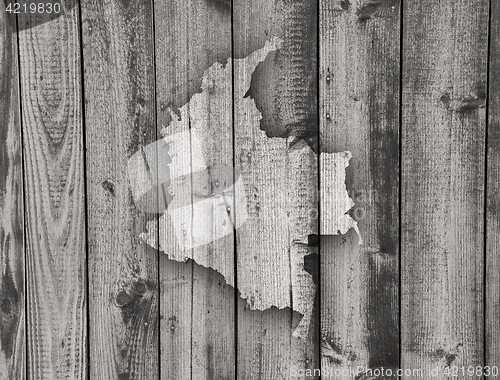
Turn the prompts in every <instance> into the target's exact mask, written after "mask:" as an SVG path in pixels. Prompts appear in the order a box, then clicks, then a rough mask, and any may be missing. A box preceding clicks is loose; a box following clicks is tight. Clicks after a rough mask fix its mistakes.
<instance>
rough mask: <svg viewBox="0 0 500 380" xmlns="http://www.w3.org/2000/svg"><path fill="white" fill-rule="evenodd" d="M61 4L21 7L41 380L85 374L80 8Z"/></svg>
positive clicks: (34, 343)
mask: <svg viewBox="0 0 500 380" xmlns="http://www.w3.org/2000/svg"><path fill="white" fill-rule="evenodd" d="M61 6H63V7H65V9H66V10H67V12H65V14H64V16H61V17H59V18H56V19H54V20H52V21H48V20H50V17H51V14H50V13H43V14H42V13H35V14H31V13H27V14H25V13H21V14H19V15H18V22H19V29H20V30H22V31H20V32H19V53H20V78H21V99H22V101H21V104H22V107H21V109H22V124H23V147H24V152H23V155H24V183H25V194H26V195H25V199H26V204H25V210H26V213H25V215H26V221H25V222H26V234H27V235H26V262H27V267H26V292H27V305H26V308H27V326H28V330H27V332H26V333H27V351H28V377H29V378H30V379H37V380H38V379H55V378H62V377H64V378H67V379H85V378H86V376H87V360H86V353H87V347H86V339H87V306H86V305H87V300H86V296H87V290H86V283H85V278H86V250H85V235H86V231H85V203H84V202H85V182H84V171H83V170H84V166H83V163H84V156H83V155H84V146H83V129H82V99H81V75H80V43H79V40H80V38H79V16H78V8H72V9H71V5H70V4H69V2H68V3H64V2H63V3H62V4H61ZM40 19H45V20H47V22H45V23H41V22H40ZM32 23H33V25H35V24H36V25H37V26H36V28H30V25H31V24H32Z"/></svg>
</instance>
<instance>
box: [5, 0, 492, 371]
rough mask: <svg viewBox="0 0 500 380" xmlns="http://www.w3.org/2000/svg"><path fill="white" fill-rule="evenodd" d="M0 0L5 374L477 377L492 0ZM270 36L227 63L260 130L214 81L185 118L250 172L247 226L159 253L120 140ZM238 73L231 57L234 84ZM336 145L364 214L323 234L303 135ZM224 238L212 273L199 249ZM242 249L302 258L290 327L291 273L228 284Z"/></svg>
mask: <svg viewBox="0 0 500 380" xmlns="http://www.w3.org/2000/svg"><path fill="white" fill-rule="evenodd" d="M3 3H4V4H3V5H0V8H1V9H0V30H1V31H0V52H1V55H0V72H1V77H0V263H1V266H0V268H1V273H0V275H1V277H0V279H1V281H0V379H1V380H7V379H8V380H14V379H15V380H18V379H36V380H42V379H43V380H45V379H47V380H55V379H87V378H90V379H99V380H101V379H102V380H104V379H105V380H108V379H109V380H132V379H134V380H135V379H144V380H146V379H147V380H152V379H162V380H181V379H201V380H204V379H217V380H222V379H235V378H238V379H266V380H268V379H269V380H274V379H295V378H319V376H318V374H317V372H316V373H313V375H312V376H310V377H307V376H305V372H302V371H305V370H306V369H309V370H314V369H319V368H321V367H327V368H330V369H332V370H335V369H340V370H342V369H349V368H357V367H358V366H360V367H364V368H367V369H371V370H376V369H379V370H380V371H381V370H382V368H384V369H385V370H386V372H385V374H384V373H382V374H380V373H381V372H379V374H380V376H376V375H377V373H375V374H374V375H373V376H374V377H378V378H382V377H384V378H389V377H395V376H396V371H397V369H400V368H401V369H409V370H418V369H422V373H421V374H418V373H411V374H408V373H407V374H404V377H408V378H429V379H430V378H446V377H451V378H454V377H453V376H447V375H446V374H447V372H446V371H448V372H450V371H455V368H456V371H457V375H458V376H457V378H471V375H470V368H469V367H471V368H473V369H474V370H473V375H472V376H473V377H483V376H485V377H489V376H491V377H494V374H495V369H494V368H495V366H500V344H499V341H500V322H499V317H500V256H499V254H498V253H499V248H500V238H499V236H500V203H499V202H498V201H497V199H498V198H500V183H499V177H500V149H499V146H500V2H499V1H497V0H491V1H489V0H441V1H431V0H420V1H417V0H404V1H403V0H342V1H341V0H319V1H317V0H232V1H231V0H140V1H128V0H80V1H76V0H73V1H68V0H66V2H64V1H63V3H62V9H61V12H60V14H59V15H57V14H55V13H54V12H53V13H51V14H49V13H44V14H41V13H38V12H36V13H33V14H32V13H29V12H28V13H24V12H22V8H21V13H19V14H17V15H15V14H13V13H10V12H7V11H6V9H7V8H6V7H8V6H9V5H12V4H10V3H11V2H10V1H5V2H3ZM21 3H22V4H23V3H25V1H24V0H23V1H21ZM46 3H51V4H54V3H55V2H53V1H48V2H46ZM55 16H59V17H55ZM275 37H278V38H280V39H281V40H282V46H281V48H280V49H279V50H277V51H275V52H271V53H269V55H268V56H267V58H266V59H265V60H264V61H263V62H261V63H260V64H259V65H258V66H257V68H256V69H255V71H253V69H252V70H250V71H248V70H249V69H242V70H243V71H241V72H240V74H241V73H243V74H242V75H246V77H247V78H250V77H251V84H250V88H249V91H248V93H247V94H246V95H247V96H249V97H250V98H252V99H254V100H255V107H256V108H257V109H258V110H259V112H260V113H261V115H262V120H261V121H260V128H253V129H252V128H240V127H239V126H241V125H244V119H245V117H247V116H248V114H250V113H251V110H248V113H245V114H243V115H242V114H239V113H237V112H235V110H234V99H232V100H231V99H226V100H225V103H224V102H223V104H225V106H223V109H222V111H221V110H220V109H215V107H216V106H215V105H210V104H209V105H208V106H207V107H208V109H209V110H210V111H211V112H213V114H214V115H219V114H220V112H225V114H227V115H230V117H231V118H232V119H231V120H229V124H228V123H223V122H219V121H217V120H212V121H210V126H211V128H209V129H207V130H206V133H205V134H203V135H202V136H201V138H202V139H203V141H204V142H208V144H209V149H208V151H207V152H206V154H205V159H206V160H207V161H208V162H209V163H210V165H226V166H232V165H235V167H236V169H238V170H239V171H240V172H241V173H242V176H243V178H245V181H247V182H249V183H252V186H253V188H252V189H253V190H252V192H250V193H249V192H247V197H248V210H249V220H248V222H247V224H246V226H247V227H246V228H247V230H236V231H235V233H234V235H230V236H226V237H225V238H224V239H219V240H217V241H215V242H212V243H210V244H207V245H204V246H201V247H198V248H196V249H195V250H194V253H193V254H192V256H190V257H189V258H194V260H187V261H185V262H184V261H177V260H172V259H170V258H169V257H172V256H175V255H176V254H178V253H179V252H178V251H176V250H177V249H178V248H176V247H175V244H174V243H172V245H169V244H164V245H163V246H161V247H160V246H159V245H158V241H157V242H156V244H157V245H156V246H154V244H146V242H145V241H144V240H143V239H141V237H140V236H141V234H143V233H144V232H145V231H146V229H147V226H156V230H154V229H153V233H154V234H157V235H158V236H160V234H161V233H162V232H161V231H160V227H158V226H159V224H158V223H157V222H158V218H159V215H158V214H148V213H144V212H142V211H141V210H139V209H138V208H137V207H136V206H135V204H134V199H133V197H132V194H131V187H130V182H129V175H128V170H127V163H128V160H129V159H130V158H131V156H132V155H133V154H134V153H136V152H137V151H140V150H141V149H142V148H144V147H145V146H147V145H148V144H151V143H153V142H155V141H157V140H158V139H160V138H161V137H162V134H161V130H162V129H163V128H164V127H167V126H169V125H171V124H172V120H173V118H175V115H176V112H178V109H179V108H180V107H182V106H183V105H185V104H187V103H189V101H190V99H192V97H193V95H195V94H197V93H199V92H200V91H201V90H200V88H201V86H202V81H203V76H204V73H205V72H206V70H207V69H208V68H209V67H211V66H212V65H214V64H215V63H217V62H219V63H221V64H222V66H221V67H224V66H225V65H226V62H228V59H229V60H230V59H231V58H234V59H244V58H245V57H248V56H249V55H250V54H252V53H253V52H255V51H257V50H258V49H261V48H262V47H263V46H265V43H266V41H269V40H270V39H272V38H275ZM229 62H231V60H230V61H229ZM225 67H227V66H225ZM245 70H247V71H246V72H245ZM236 74H238V73H236ZM241 80H242V79H241V78H240V77H239V76H238V75H235V72H234V70H233V77H232V81H231V82H228V83H229V86H232V87H231V88H232V89H231V88H229V90H230V91H231V92H232V93H233V94H234V93H236V91H237V89H238V88H239V86H241ZM233 98H234V96H233ZM218 104H219V103H218ZM210 107H212V108H210ZM224 107H226V108H224ZM245 115H246V116H245ZM238 118H241V119H242V120H239V119H238ZM214 119H215V117H214ZM228 125H229V126H231V125H232V126H233V127H232V128H231V127H229V128H228V127H227V126H228ZM173 132H176V131H175V130H174V131H173ZM297 147H302V148H303V147H309V148H308V149H310V150H309V151H308V153H303V152H304V151H305V150H304V149H302V150H301V149H298V148H297ZM344 151H349V152H351V153H352V158H351V160H350V162H349V166H348V168H347V169H346V178H345V186H346V190H347V193H348V194H349V196H350V198H351V199H352V200H353V201H354V203H355V205H354V206H353V207H352V209H351V210H350V211H349V212H348V215H350V217H351V218H352V219H353V220H356V222H357V224H358V226H359V234H358V233H357V232H356V231H355V230H354V229H350V230H349V231H347V232H346V233H344V234H336V235H327V234H325V233H322V228H323V226H326V228H328V227H329V226H328V223H330V221H329V220H321V215H323V212H322V210H323V211H327V210H328V209H329V208H330V207H332V205H331V204H328V203H327V202H326V200H324V199H323V198H322V197H321V193H320V194H319V197H318V191H317V190H318V187H320V186H321V184H322V182H321V181H322V180H324V179H325V178H326V176H327V174H326V173H323V168H322V167H321V160H320V159H319V157H320V152H321V154H334V153H338V152H344ZM221 152H222V153H221ZM265 199H267V200H268V201H269V199H271V202H268V203H267V204H268V207H267V208H266V209H263V208H262V209H261V208H260V202H263V201H264V200H265ZM273 202H274V203H273ZM318 202H319V203H318ZM269 205H270V206H269ZM316 209H317V210H319V211H317V210H316ZM311 210H316V212H310V211H311ZM304 212H305V215H306V217H304V216H303V213H304ZM155 223H156V224H155ZM245 231H247V232H245ZM165 233H166V232H165ZM301 234H302V235H301ZM299 235H301V236H305V237H306V238H307V239H306V240H301V241H297V240H296V239H295V238H296V237H297V236H299ZM166 236H167V237H168V236H170V235H168V234H167V233H166ZM360 239H362V241H361V244H360ZM172 241H173V240H172ZM151 245H153V246H151ZM228 252H229V253H230V255H229V259H224V260H223V261H224V262H223V263H221V265H225V268H227V270H228V272H231V271H232V272H231V273H233V272H234V273H233V275H234V278H232V279H231V280H229V279H228V278H225V277H224V276H223V275H221V274H220V273H218V272H217V271H215V270H213V269H210V268H207V267H206V266H203V265H199V264H200V263H199V262H197V260H196V257H197V256H195V255H200V257H208V258H209V259H210V260H211V262H214V261H217V260H219V261H220V260H221V257H223V254H224V253H228ZM233 253H234V254H233ZM257 255H263V257H264V256H265V257H270V258H271V259H270V261H269V262H267V261H263V262H262V263H261V265H262V266H263V267H261V268H260V269H259V270H262V271H266V270H267V269H268V267H266V265H269V266H270V268H271V267H272V266H273V265H274V264H276V263H281V262H283V263H285V264H286V265H288V263H289V262H292V261H293V260H294V257H297V255H298V257H303V258H304V262H303V263H302V264H303V269H304V271H305V272H308V273H309V274H310V275H311V277H312V279H313V280H314V283H315V289H316V292H315V294H316V295H315V298H314V299H313V300H312V301H311V302H313V310H312V315H311V316H310V318H311V323H310V324H309V330H308V331H307V334H305V336H302V337H297V336H295V335H294V331H295V329H296V328H297V326H298V324H299V323H300V321H301V320H302V318H303V315H301V314H300V313H297V312H296V309H295V308H294V307H293V306H291V305H293V302H294V301H295V302H299V301H301V300H297V299H293V297H292V291H291V290H290V300H289V302H290V306H289V307H282V308H280V307H276V306H279V305H275V306H272V307H269V308H267V309H265V310H254V309H252V307H250V306H249V305H248V301H247V300H246V299H243V298H242V296H241V294H240V292H239V285H238V284H242V281H244V279H243V278H242V277H241V276H240V277H239V276H238V273H240V272H241V270H242V269H244V268H246V265H247V263H248V262H249V261H251V260H252V258H253V257H254V256H255V260H257V259H258V257H257ZM226 257H228V256H227V255H226ZM290 270H292V269H290ZM266 273H267V274H266V276H268V278H266V284H267V280H268V281H269V284H271V285H273V286H276V285H279V284H280V281H282V280H283V279H282V278H281V277H279V273H281V272H279V271H277V272H273V271H272V270H267V272H266ZM231 281H233V282H232V283H234V284H235V286H234V287H233V286H230V283H231ZM286 284H288V282H286ZM286 286H288V285H286ZM235 289H236V290H235ZM283 290H284V291H285V292H286V294H288V292H289V289H287V288H284V289H283ZM434 368H438V369H439V371H440V373H439V375H438V376H437V377H436V376H434V374H432V373H431V372H429V370H431V369H434ZM387 369H391V370H392V371H393V373H392V376H391V374H390V373H388V372H387ZM488 371H490V372H491V373H489V372H488ZM468 372H469V373H468ZM448 375H450V373H449V374H448ZM497 375H498V373H497ZM369 377H370V376H369V375H368V374H359V373H358V374H356V375H353V374H352V373H346V376H344V378H352V379H356V380H358V379H360V378H369ZM323 378H329V377H327V376H326V375H325V373H323ZM339 378H340V377H339Z"/></svg>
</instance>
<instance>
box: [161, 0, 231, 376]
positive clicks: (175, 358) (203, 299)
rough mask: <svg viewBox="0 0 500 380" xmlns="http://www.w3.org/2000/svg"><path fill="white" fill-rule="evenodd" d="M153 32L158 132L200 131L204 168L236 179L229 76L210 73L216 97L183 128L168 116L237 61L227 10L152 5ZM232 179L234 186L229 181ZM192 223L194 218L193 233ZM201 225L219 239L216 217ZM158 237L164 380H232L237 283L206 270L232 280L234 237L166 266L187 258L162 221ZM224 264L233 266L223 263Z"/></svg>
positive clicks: (194, 1) (210, 175) (198, 3)
mask: <svg viewBox="0 0 500 380" xmlns="http://www.w3.org/2000/svg"><path fill="white" fill-rule="evenodd" d="M155 27H156V34H155V41H156V42H155V43H156V84H157V102H158V103H157V104H158V105H157V114H158V125H159V126H161V127H163V128H164V129H163V134H164V135H165V136H168V135H172V134H175V133H178V132H181V131H182V130H184V129H188V128H191V126H193V127H195V126H197V128H196V131H195V132H194V133H195V134H196V137H197V138H198V139H199V140H200V142H201V146H202V155H203V159H204V161H205V164H206V165H207V166H208V167H209V168H212V167H213V166H214V165H223V166H226V167H227V168H228V170H229V173H232V160H233V141H232V97H231V96H229V97H228V98H226V99H224V98H218V97H219V96H220V94H225V93H228V94H231V93H232V81H231V77H230V75H229V78H226V79H229V81H228V82H226V81H225V80H218V79H217V74H215V72H212V75H210V77H207V81H205V82H204V83H205V84H204V86H207V85H208V84H207V83H208V82H210V83H211V84H210V86H213V89H212V90H213V91H212V90H210V89H208V88H205V92H204V95H203V96H202V99H203V101H202V103H203V104H201V103H197V104H198V106H199V107H201V108H199V109H198V108H196V107H195V105H194V104H192V105H190V106H188V107H189V108H188V109H187V114H186V117H182V120H180V122H179V123H171V121H172V117H171V114H170V113H171V112H174V113H175V112H177V111H178V109H179V108H180V107H182V106H184V105H185V104H187V103H189V101H190V100H191V98H192V96H193V95H194V94H197V93H200V92H201V91H202V90H201V87H202V78H203V77H204V73H205V71H207V70H208V69H209V68H210V67H212V65H214V64H215V63H217V62H218V63H220V64H222V66H225V65H226V62H227V60H228V58H230V57H231V56H232V53H231V51H232V48H231V5H230V3H228V2H225V1H218V0H215V1H209V0H189V1H183V0H181V1H169V2H165V1H155ZM220 79H223V78H220ZM227 86H229V88H226V87H227ZM223 87H224V88H223ZM186 118H188V119H189V120H186ZM204 174H205V176H201V177H200V176H197V178H198V179H200V178H201V179H202V180H204V181H205V184H206V185H208V188H210V187H211V186H212V187H211V188H212V189H213V186H217V185H216V184H217V183H218V179H217V178H215V177H214V172H213V171H211V170H210V169H209V170H208V171H206V172H205V173H204ZM227 179H228V180H229V181H230V182H231V178H227ZM195 181H196V179H195V176H194V175H193V176H191V184H189V181H187V187H188V188H186V192H187V193H191V192H192V189H194V188H195V187H196V185H197V184H196V183H195ZM210 184H211V185H210ZM198 185H202V184H201V183H198ZM190 186H193V187H192V188H190ZM202 187H203V186H202ZM195 207H196V205H195V204H193V208H195ZM193 218H194V212H193V214H192V216H191V219H192V221H191V224H192V225H193V226H194V225H195V222H196V221H195V220H193ZM204 218H208V219H210V218H212V220H213V226H214V230H213V231H212V232H214V233H215V230H216V228H217V225H218V222H219V221H218V220H217V218H216V213H215V210H212V212H211V213H210V215H208V214H207V215H204ZM162 222H163V224H162ZM159 234H160V241H163V242H165V241H166V243H165V244H164V245H163V246H161V247H160V249H161V250H162V251H163V252H164V253H165V254H163V253H161V256H160V276H161V278H160V283H161V292H162V293H161V294H162V297H161V305H160V308H161V315H162V316H163V319H162V320H161V328H160V339H161V374H162V378H168V379H232V378H234V376H235V375H234V372H235V343H234V341H235V333H234V325H235V322H234V315H235V311H234V289H233V288H232V287H230V286H228V285H227V283H228V282H232V283H234V282H233V281H228V279H224V278H223V277H222V276H221V275H220V274H219V273H217V272H216V271H215V270H213V269H209V268H207V267H224V268H226V269H227V270H225V273H233V268H234V261H233V259H232V257H233V251H234V236H233V234H229V235H226V236H225V237H223V238H221V239H217V240H215V241H213V242H211V243H208V244H205V245H202V246H199V247H196V248H194V249H192V250H190V251H189V252H188V251H186V252H185V257H186V258H187V257H192V258H194V262H193V261H191V260H189V261H188V260H186V263H179V262H174V261H171V260H169V259H168V257H179V255H182V254H183V252H180V249H181V248H180V247H179V244H178V243H177V240H176V237H175V234H174V233H173V226H172V220H170V221H169V220H168V218H164V219H160V225H159ZM227 257H229V258H230V259H229V260H225V262H223V260H224V258H227ZM198 264H200V265H198ZM201 265H203V266H201ZM229 276H230V277H232V276H234V274H230V275H229Z"/></svg>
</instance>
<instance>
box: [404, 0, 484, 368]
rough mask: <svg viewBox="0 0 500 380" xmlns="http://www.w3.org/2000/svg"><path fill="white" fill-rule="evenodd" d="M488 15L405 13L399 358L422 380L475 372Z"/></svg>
mask: <svg viewBox="0 0 500 380" xmlns="http://www.w3.org/2000/svg"><path fill="white" fill-rule="evenodd" d="M488 8H489V2H488V1H485V0H476V1H440V2H433V1H421V2H405V7H404V12H403V15H404V21H403V26H404V41H403V72H402V75H403V99H402V104H403V115H402V116H403V117H402V120H403V130H402V204H401V206H402V243H401V255H402V289H401V292H402V294H401V295H402V299H401V308H402V309H401V328H402V331H401V340H402V358H401V359H402V366H403V367H404V368H410V369H414V368H422V369H423V370H424V376H423V378H429V377H430V376H429V374H428V373H427V370H428V369H429V368H431V367H432V368H435V367H436V366H438V367H439V368H440V369H441V371H443V370H444V368H445V367H446V366H448V365H457V366H462V365H465V366H474V367H475V366H477V365H483V359H484V357H483V355H484V352H483V339H484V330H483V329H484V323H483V318H484V307H483V301H484V289H483V285H484V281H483V276H484V245H483V244H484V237H483V233H484V214H483V213H484V186H485V184H484V171H485V148H484V147H485V129H486V128H485V127H486V120H485V103H486V94H487V90H486V85H487V84H486V79H487V76H486V74H487V46H488ZM458 377H459V378H463V377H464V376H463V375H462V374H459V376H458ZM465 377H467V375H465Z"/></svg>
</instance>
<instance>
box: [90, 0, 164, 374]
mask: <svg viewBox="0 0 500 380" xmlns="http://www.w3.org/2000/svg"><path fill="white" fill-rule="evenodd" d="M81 11H82V33H83V35H82V39H83V60H84V69H85V71H84V79H85V93H84V95H85V122H86V142H87V181H88V198H87V207H88V241H89V308H90V309H89V315H90V321H91V323H90V326H89V344H90V361H91V367H90V378H95V379H98V378H99V379H120V380H121V379H130V380H131V379H148V380H152V379H159V378H160V377H159V368H158V367H159V351H158V350H159V347H158V341H159V336H158V335H159V328H158V325H159V306H158V291H159V286H158V252H157V250H156V249H153V248H151V247H149V246H147V245H146V244H145V243H144V242H143V241H142V240H141V239H140V238H139V235H140V234H141V233H142V232H143V231H144V229H145V226H146V222H147V220H148V219H155V218H156V214H146V213H144V212H143V211H142V210H141V209H139V208H138V207H136V205H135V203H134V199H133V196H132V193H131V183H133V182H134V181H136V180H137V178H135V177H132V176H129V174H131V173H129V172H128V170H127V163H128V160H129V159H130V157H131V156H132V155H133V154H134V153H136V152H137V151H140V150H141V149H143V148H144V147H145V146H147V145H148V144H150V143H152V142H154V141H155V140H156V125H155V111H156V110H155V87H154V80H155V78H154V44H153V35H152V32H153V28H152V24H153V20H152V3H151V2H150V1H142V2H140V3H139V2H130V3H128V2H123V1H115V0H109V1H94V0H84V1H82V3H81ZM149 164H150V165H154V164H153V163H152V162H150V163H149ZM150 202H152V203H154V204H153V205H150V206H151V208H153V209H154V208H156V203H157V200H156V199H152V200H150Z"/></svg>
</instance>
